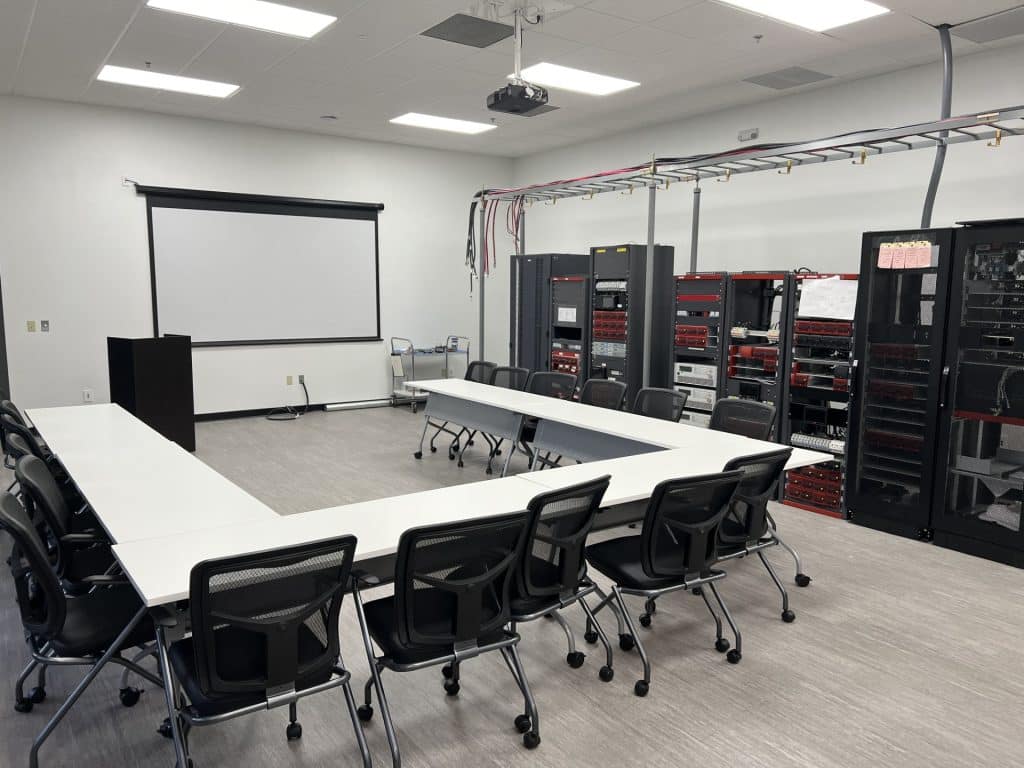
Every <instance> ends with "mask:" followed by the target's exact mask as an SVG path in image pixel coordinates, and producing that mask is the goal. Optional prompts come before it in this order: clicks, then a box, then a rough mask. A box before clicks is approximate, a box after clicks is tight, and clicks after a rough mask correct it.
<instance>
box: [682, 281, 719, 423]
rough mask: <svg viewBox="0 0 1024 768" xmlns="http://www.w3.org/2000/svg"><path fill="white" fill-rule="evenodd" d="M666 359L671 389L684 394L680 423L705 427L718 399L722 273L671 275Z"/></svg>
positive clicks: (709, 420)
mask: <svg viewBox="0 0 1024 768" xmlns="http://www.w3.org/2000/svg"><path fill="white" fill-rule="evenodd" d="M675 283H676V285H675V312H674V313H673V322H674V324H675V325H674V328H673V335H672V340H671V342H672V343H671V349H670V351H669V360H670V364H671V366H672V382H673V384H674V386H675V388H676V389H677V390H678V391H680V392H684V393H685V394H686V395H687V398H686V406H685V407H684V409H683V415H682V418H681V419H680V421H681V422H682V423H684V424H689V425H691V426H696V427H707V426H708V425H709V424H710V422H711V410H712V409H713V408H714V406H715V402H716V401H717V400H718V398H720V397H721V396H722V382H723V381H724V377H723V375H722V361H723V359H724V356H723V354H722V351H723V350H724V349H725V348H727V346H728V334H727V333H726V331H725V327H724V322H725V312H726V304H727V302H728V284H729V281H728V276H727V275H726V274H725V273H723V272H691V273H689V274H685V275H676V279H675Z"/></svg>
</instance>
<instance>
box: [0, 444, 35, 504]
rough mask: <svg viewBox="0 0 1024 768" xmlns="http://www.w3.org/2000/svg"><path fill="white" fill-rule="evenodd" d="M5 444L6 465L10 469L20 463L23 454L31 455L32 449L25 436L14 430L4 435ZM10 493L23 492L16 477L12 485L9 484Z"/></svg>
mask: <svg viewBox="0 0 1024 768" xmlns="http://www.w3.org/2000/svg"><path fill="white" fill-rule="evenodd" d="M3 441H4V442H3V445H4V466H5V467H7V468H8V469H12V470H13V469H14V468H15V467H16V466H17V464H18V459H20V458H21V457H22V456H31V455H32V449H31V448H29V447H28V443H26V442H25V438H23V437H22V436H21V435H16V434H14V433H13V432H12V433H10V434H8V435H5V436H4V437H3ZM7 492H8V493H21V491H20V490H19V489H18V478H17V477H15V478H14V479H13V480H11V482H10V485H8V486H7Z"/></svg>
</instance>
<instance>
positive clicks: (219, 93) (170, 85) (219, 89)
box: [96, 64, 241, 99]
mask: <svg viewBox="0 0 1024 768" xmlns="http://www.w3.org/2000/svg"><path fill="white" fill-rule="evenodd" d="M96 79H97V80H102V81H103V82H105V83H118V84H120V85H135V86H138V87H139V88H156V89H158V90H161V91H175V92H177V93H191V94H193V95H195V96H213V97H215V98H218V99H226V98H227V97H228V96H233V95H234V94H235V93H236V92H237V91H238V89H239V88H240V87H241V86H238V85H232V84H231V83H218V82H216V81H214V80H199V79H198V78H195V77H181V76H180V75H165V74H163V73H162V72H153V71H152V70H149V69H130V68H128V67H114V66H111V65H110V64H107V65H106V66H105V67H103V69H102V70H100V73H99V75H97V76H96Z"/></svg>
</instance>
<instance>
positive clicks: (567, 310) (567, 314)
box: [558, 307, 576, 323]
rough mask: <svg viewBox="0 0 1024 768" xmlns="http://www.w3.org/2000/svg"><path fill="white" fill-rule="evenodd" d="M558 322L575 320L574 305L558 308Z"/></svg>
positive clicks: (572, 321) (573, 321)
mask: <svg viewBox="0 0 1024 768" xmlns="http://www.w3.org/2000/svg"><path fill="white" fill-rule="evenodd" d="M558 322H560V323H575V322H576V307H559V308H558Z"/></svg>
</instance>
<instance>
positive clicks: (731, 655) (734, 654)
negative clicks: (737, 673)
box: [725, 648, 743, 664]
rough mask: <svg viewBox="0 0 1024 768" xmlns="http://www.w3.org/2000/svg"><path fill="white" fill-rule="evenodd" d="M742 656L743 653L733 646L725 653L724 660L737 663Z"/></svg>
mask: <svg viewBox="0 0 1024 768" xmlns="http://www.w3.org/2000/svg"><path fill="white" fill-rule="evenodd" d="M742 658H743V654H742V653H740V652H739V651H737V650H736V649H735V648H733V649H732V650H731V651H729V652H728V653H727V654H725V660H726V661H728V662H729V663H730V664H739V663H740V659H742Z"/></svg>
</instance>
